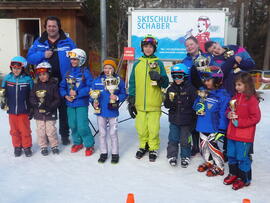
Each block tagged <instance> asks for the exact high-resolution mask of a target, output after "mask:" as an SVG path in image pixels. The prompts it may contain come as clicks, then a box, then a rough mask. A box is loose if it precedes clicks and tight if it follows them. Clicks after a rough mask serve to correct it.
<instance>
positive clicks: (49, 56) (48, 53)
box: [45, 50, 53, 59]
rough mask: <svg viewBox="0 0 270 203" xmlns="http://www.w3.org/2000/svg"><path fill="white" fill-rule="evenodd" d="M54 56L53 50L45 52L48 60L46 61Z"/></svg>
mask: <svg viewBox="0 0 270 203" xmlns="http://www.w3.org/2000/svg"><path fill="white" fill-rule="evenodd" d="M52 55H53V51H51V50H47V51H45V58H46V59H48V58H51V57H52Z"/></svg>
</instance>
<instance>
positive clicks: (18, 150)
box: [14, 147, 22, 157]
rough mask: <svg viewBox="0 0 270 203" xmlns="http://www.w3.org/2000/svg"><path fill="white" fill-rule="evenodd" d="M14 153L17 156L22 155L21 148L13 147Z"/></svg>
mask: <svg viewBox="0 0 270 203" xmlns="http://www.w3.org/2000/svg"><path fill="white" fill-rule="evenodd" d="M14 155H15V157H19V156H21V155H22V148H21V147H15V148H14Z"/></svg>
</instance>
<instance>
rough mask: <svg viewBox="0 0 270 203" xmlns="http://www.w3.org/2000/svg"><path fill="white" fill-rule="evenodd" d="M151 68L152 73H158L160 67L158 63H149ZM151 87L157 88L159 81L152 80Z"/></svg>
mask: <svg viewBox="0 0 270 203" xmlns="http://www.w3.org/2000/svg"><path fill="white" fill-rule="evenodd" d="M149 67H150V69H151V71H156V68H157V67H158V64H157V63H156V62H153V63H149ZM151 85H152V86H157V81H154V80H152V81H151Z"/></svg>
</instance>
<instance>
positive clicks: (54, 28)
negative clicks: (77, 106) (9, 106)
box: [27, 16, 76, 145]
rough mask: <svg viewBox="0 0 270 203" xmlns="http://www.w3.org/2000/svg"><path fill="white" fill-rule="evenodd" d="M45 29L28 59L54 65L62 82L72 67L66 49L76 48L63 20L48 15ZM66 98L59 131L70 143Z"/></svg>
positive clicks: (54, 75) (62, 107) (65, 140)
mask: <svg viewBox="0 0 270 203" xmlns="http://www.w3.org/2000/svg"><path fill="white" fill-rule="evenodd" d="M44 28H45V29H46V31H44V32H43V33H42V35H41V37H40V38H38V39H36V40H35V42H34V44H33V45H32V47H31V48H30V49H29V52H28V54H27V61H28V62H29V63H30V64H33V65H37V64H39V63H40V62H42V61H47V62H49V63H50V64H51V66H52V72H51V75H52V77H54V78H57V80H58V82H59V83H60V82H61V80H62V78H64V77H63V76H64V75H65V73H66V72H67V70H68V69H69V68H70V66H71V65H70V61H69V58H68V57H67V56H66V51H70V50H72V49H74V48H76V45H75V43H74V42H73V41H72V39H71V38H69V37H67V36H66V35H65V33H64V31H63V30H62V29H61V22H60V20H59V18H57V17H55V16H50V17H47V19H46V20H45V25H44ZM66 108H67V107H66V104H65V101H64V99H63V98H62V99H61V105H60V107H59V109H58V110H59V125H60V126H59V133H60V135H61V138H62V143H63V145H68V144H70V141H69V138H68V137H69V126H68V122H67V109H66Z"/></svg>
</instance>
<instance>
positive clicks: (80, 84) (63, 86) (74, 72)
mask: <svg viewBox="0 0 270 203" xmlns="http://www.w3.org/2000/svg"><path fill="white" fill-rule="evenodd" d="M68 77H71V78H75V79H76V83H75V85H74V88H73V89H74V90H75V91H76V93H77V95H76V97H75V99H74V100H73V101H72V102H69V101H67V100H66V103H67V106H68V107H80V106H88V105H89V91H90V88H91V85H92V82H93V77H92V75H91V73H90V71H89V70H88V68H87V67H75V68H74V67H72V68H70V69H69V70H68V71H67V72H66V74H65V76H64V78H63V80H62V81H61V83H60V88H59V90H60V95H61V96H62V97H65V96H67V95H69V91H70V89H71V85H70V84H68V83H67V81H66V78H68Z"/></svg>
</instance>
